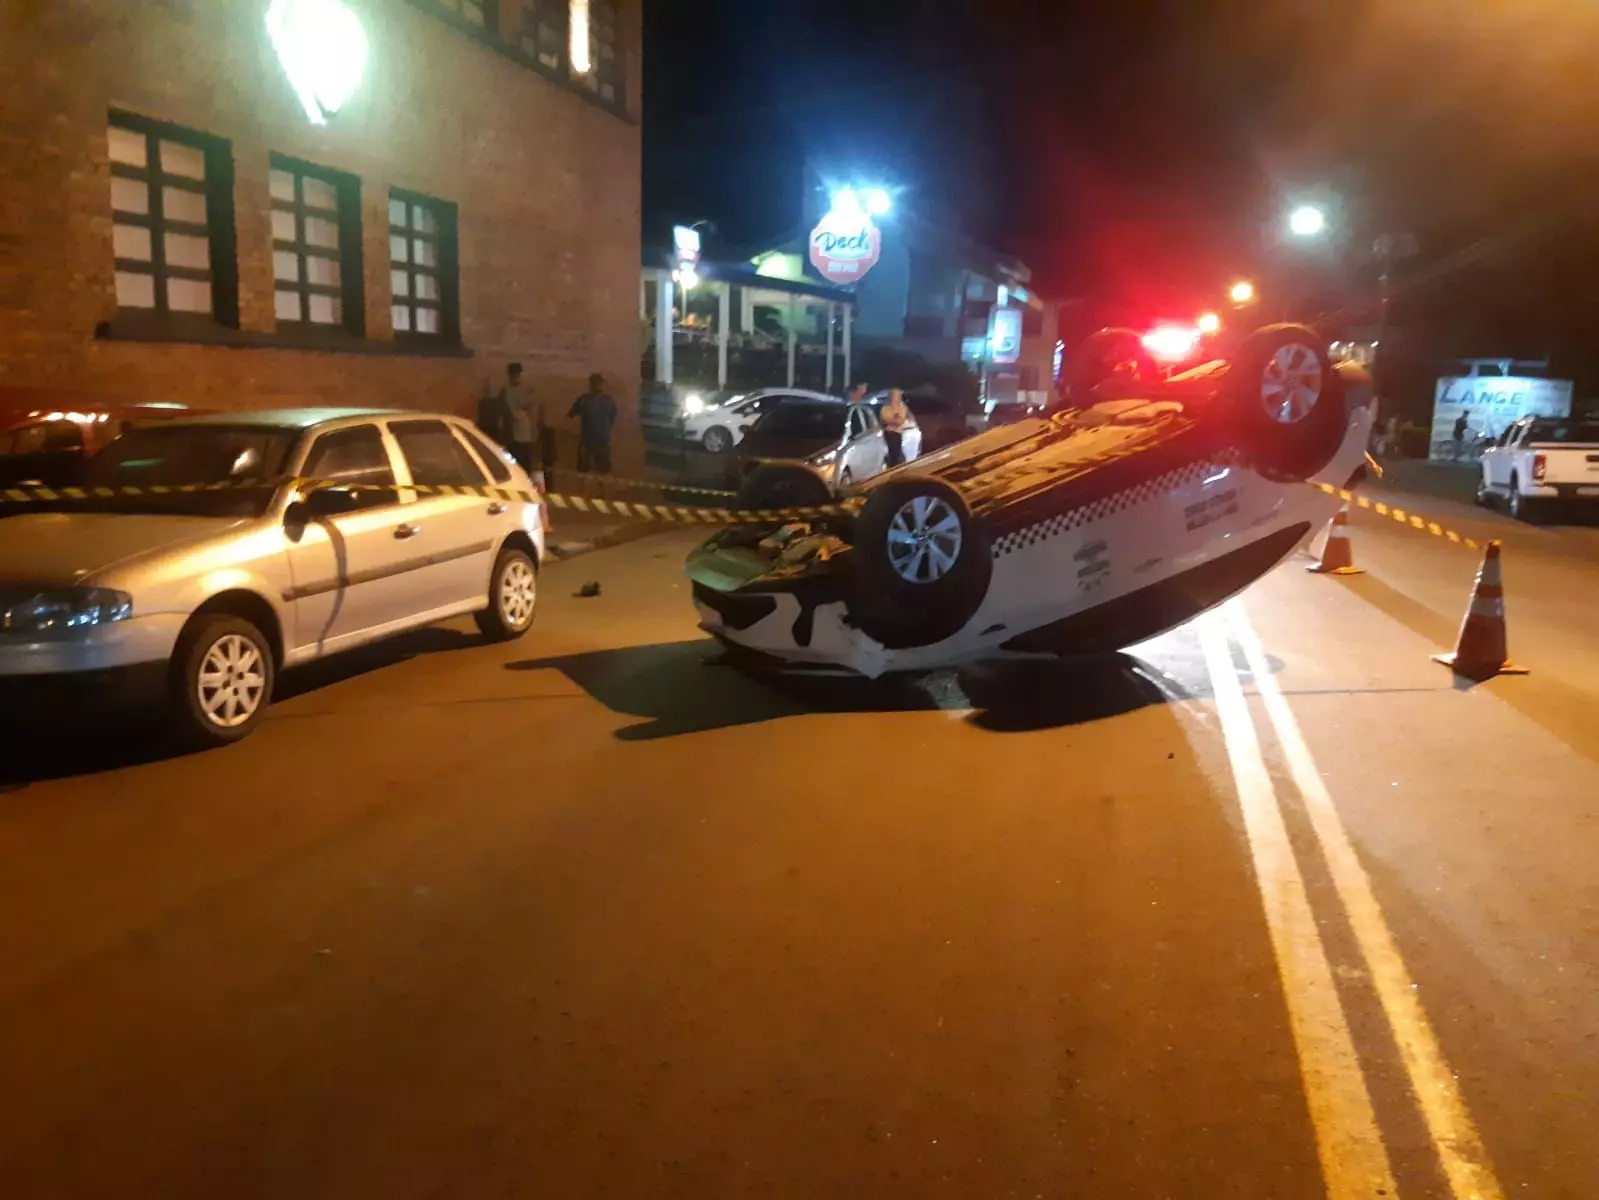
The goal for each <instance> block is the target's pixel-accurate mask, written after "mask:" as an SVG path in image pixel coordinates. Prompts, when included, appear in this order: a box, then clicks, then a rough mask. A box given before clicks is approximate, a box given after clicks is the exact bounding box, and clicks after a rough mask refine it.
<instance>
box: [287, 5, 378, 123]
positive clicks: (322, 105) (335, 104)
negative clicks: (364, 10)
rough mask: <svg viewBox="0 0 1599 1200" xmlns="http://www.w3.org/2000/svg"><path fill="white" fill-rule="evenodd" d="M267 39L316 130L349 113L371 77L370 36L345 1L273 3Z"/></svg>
mask: <svg viewBox="0 0 1599 1200" xmlns="http://www.w3.org/2000/svg"><path fill="white" fill-rule="evenodd" d="M266 27H267V36H269V37H270V38H271V39H272V49H273V50H275V51H276V52H277V56H278V62H279V63H281V64H282V65H283V73H284V74H285V75H287V76H288V77H289V84H290V86H292V87H293V88H294V94H295V95H296V96H298V97H299V98H300V103H301V104H302V105H303V106H304V107H305V115H306V116H307V117H308V118H309V119H310V121H311V124H313V125H326V124H327V123H328V118H329V117H331V116H333V114H334V113H336V112H338V111H339V109H341V108H343V107H344V106H345V104H346V103H347V102H348V101H349V99H350V97H351V96H353V95H354V94H355V89H356V88H357V87H358V86H359V85H360V83H361V76H362V75H363V74H364V73H365V71H366V53H367V45H366V30H364V29H362V28H361V18H360V17H358V16H356V15H355V13H354V12H352V11H351V10H350V8H349V7H348V6H346V5H345V4H344V2H343V0H272V4H271V6H270V7H269V8H268V9H267V14H266Z"/></svg>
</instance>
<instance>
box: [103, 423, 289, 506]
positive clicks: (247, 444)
mask: <svg viewBox="0 0 1599 1200" xmlns="http://www.w3.org/2000/svg"><path fill="white" fill-rule="evenodd" d="M297 437H298V431H297V430H292V429H273V428H263V427H261V426H258V425H167V426H163V427H160V428H150V429H136V430H134V431H133V432H132V433H129V434H127V435H125V436H123V437H120V438H118V439H117V440H116V441H114V442H112V443H111V444H110V445H109V446H107V447H106V448H105V449H104V450H102V451H100V453H99V454H96V455H95V456H94V457H93V458H91V459H89V461H88V463H87V464H85V468H84V477H83V484H84V486H85V487H88V488H117V489H122V488H129V487H131V488H138V489H140V490H139V491H138V492H137V493H134V494H120V495H117V496H113V497H109V498H99V497H93V498H90V499H89V500H86V501H82V502H78V503H76V504H74V505H73V507H75V508H89V509H92V510H93V511H96V512H162V513H181V514H191V515H194V516H217V517H224V516H226V517H251V516H260V515H261V514H262V513H263V512H265V511H266V507H267V505H268V504H269V503H270V502H271V499H272V494H273V492H274V491H275V490H276V483H275V482H274V481H276V480H277V479H279V477H280V476H281V475H282V474H283V471H284V468H285V466H286V465H287V461H288V456H289V451H290V450H291V449H292V448H293V447H294V443H295V439H296V438H297ZM196 484H225V485H228V486H226V487H219V488H216V489H215V490H208V491H194V492H156V493H154V494H151V493H149V492H147V491H145V490H144V489H147V488H152V487H160V488H179V487H185V486H190V485H196Z"/></svg>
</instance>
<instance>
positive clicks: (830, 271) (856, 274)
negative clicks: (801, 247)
mask: <svg viewBox="0 0 1599 1200" xmlns="http://www.w3.org/2000/svg"><path fill="white" fill-rule="evenodd" d="M882 256H883V235H882V232H881V231H880V230H879V229H878V228H877V226H876V225H874V224H873V223H872V218H871V216H870V215H869V214H868V213H867V211H866V210H865V209H864V208H862V207H861V206H860V203H859V201H856V200H854V198H853V196H851V197H850V198H849V199H840V200H839V201H838V202H837V203H835V204H834V205H833V208H832V210H831V211H830V212H829V213H828V214H827V215H826V216H825V217H823V218H822V219H821V220H820V221H819V222H818V223H817V225H816V228H815V229H813V230H811V266H813V267H815V268H816V270H817V271H818V272H819V273H820V274H821V276H822V278H823V279H825V280H827V281H828V282H829V283H855V282H857V281H859V280H860V279H863V278H864V277H865V275H866V272H868V271H870V270H871V269H872V268H873V267H875V266H876V265H877V260H878V259H879V258H881V257H882Z"/></svg>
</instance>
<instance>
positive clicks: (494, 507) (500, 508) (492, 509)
mask: <svg viewBox="0 0 1599 1200" xmlns="http://www.w3.org/2000/svg"><path fill="white" fill-rule="evenodd" d="M504 511H505V505H503V504H501V503H500V502H499V501H498V500H496V501H495V502H494V503H493V504H491V505H489V516H491V517H497V516H499V515H500V514H501V513H503V512H504Z"/></svg>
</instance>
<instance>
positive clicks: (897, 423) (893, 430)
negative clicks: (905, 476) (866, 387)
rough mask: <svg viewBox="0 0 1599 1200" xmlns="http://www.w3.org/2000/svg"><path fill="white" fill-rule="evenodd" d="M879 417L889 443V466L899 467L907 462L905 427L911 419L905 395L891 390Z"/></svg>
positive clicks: (884, 437) (884, 436)
mask: <svg viewBox="0 0 1599 1200" xmlns="http://www.w3.org/2000/svg"><path fill="white" fill-rule="evenodd" d="M877 417H878V420H880V421H882V422H883V440H884V441H885V442H886V443H888V465H889V466H890V467H897V466H899V465H900V464H901V463H902V462H904V461H905V426H906V425H907V424H909V423H910V419H911V410H910V409H909V408H907V407H906V406H905V395H904V393H903V392H901V391H900V390H899V389H898V388H891V389H889V393H888V403H887V404H885V405H883V408H882V411H880V412H879V413H878V414H877Z"/></svg>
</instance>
